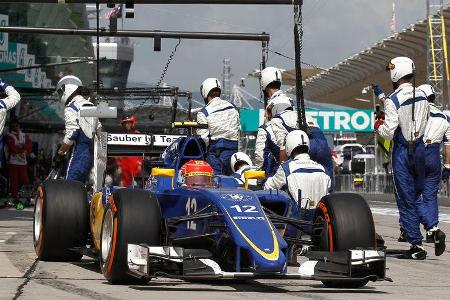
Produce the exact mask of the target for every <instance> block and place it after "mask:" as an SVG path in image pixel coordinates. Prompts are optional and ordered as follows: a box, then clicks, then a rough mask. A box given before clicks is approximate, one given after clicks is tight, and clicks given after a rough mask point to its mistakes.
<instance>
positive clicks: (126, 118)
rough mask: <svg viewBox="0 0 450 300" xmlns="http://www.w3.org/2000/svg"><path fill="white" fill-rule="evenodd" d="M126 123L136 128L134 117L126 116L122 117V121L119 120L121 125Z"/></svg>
mask: <svg viewBox="0 0 450 300" xmlns="http://www.w3.org/2000/svg"><path fill="white" fill-rule="evenodd" d="M126 122H130V123H131V126H132V127H133V128H134V127H135V126H136V116H134V115H128V114H126V115H123V116H122V119H120V124H122V125H123V123H126Z"/></svg>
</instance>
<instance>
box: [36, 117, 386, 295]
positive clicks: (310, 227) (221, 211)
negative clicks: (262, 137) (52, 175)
mask: <svg viewBox="0 0 450 300" xmlns="http://www.w3.org/2000/svg"><path fill="white" fill-rule="evenodd" d="M174 126H175V127H180V128H187V129H188V130H189V131H190V134H188V135H186V136H181V137H179V136H174V137H171V136H166V137H165V139H166V140H167V139H172V138H173V140H175V141H174V142H172V143H171V144H170V145H169V146H168V147H167V149H166V150H165V151H164V154H163V155H162V157H163V162H162V167H153V168H152V170H151V176H150V178H149V180H148V181H147V184H146V186H145V188H143V189H142V188H120V187H115V186H102V185H98V187H96V186H95V185H96V184H98V183H100V182H103V176H104V175H103V174H104V166H103V164H102V163H101V162H102V161H104V160H105V158H106V156H114V155H125V154H126V155H133V153H134V154H136V155H143V154H145V155H151V154H152V153H156V152H158V151H159V153H161V152H162V151H161V150H158V149H157V147H158V146H157V145H159V147H160V148H159V149H161V147H162V146H163V145H162V144H163V143H161V139H162V137H161V136H142V135H134V136H129V137H128V138H127V137H123V136H122V137H120V136H109V138H108V137H107V134H106V133H105V134H103V135H100V138H99V139H98V140H97V142H96V148H95V149H96V150H95V153H96V162H95V168H94V169H95V173H96V176H97V181H96V183H94V191H96V192H95V193H93V194H91V195H89V193H88V192H87V191H86V187H85V186H84V185H83V184H81V183H79V182H74V181H67V180H53V179H52V180H47V181H45V182H44V183H43V184H42V185H41V187H40V188H39V197H38V199H37V201H36V206H35V216H34V246H35V250H36V253H37V255H38V257H39V259H41V260H50V261H53V260H58V261H74V260H79V259H81V257H82V256H83V255H89V256H91V257H96V258H98V259H99V261H100V265H101V270H102V272H103V274H104V276H105V277H106V279H107V280H108V281H109V282H111V283H133V282H135V283H142V282H147V281H149V280H150V279H151V278H154V277H161V276H165V277H170V278H180V279H186V280H197V279H208V280H211V279H225V278H234V279H259V278H275V279H310V280H319V281H322V282H323V283H324V285H326V286H330V287H361V286H364V285H366V284H367V283H368V282H369V281H377V280H386V279H388V278H387V277H386V275H385V270H386V255H385V250H384V249H383V248H381V247H377V241H376V237H375V236H376V233H375V226H374V221H373V218H372V214H371V211H370V209H369V206H368V205H367V203H366V201H365V200H364V199H363V198H362V197H361V196H359V195H356V194H347V193H346V194H344V193H342V194H340V193H336V194H330V195H328V196H325V197H324V198H323V199H321V200H320V201H319V202H318V203H317V206H316V212H315V216H314V220H313V221H312V222H307V221H305V220H303V216H302V212H301V208H299V206H298V204H297V203H296V202H295V201H293V200H292V199H291V198H290V197H289V195H288V194H286V193H285V192H284V191H281V190H257V191H253V190H249V189H247V188H246V187H244V188H242V187H239V186H238V184H237V181H236V180H235V179H234V178H232V177H227V176H215V177H214V184H213V186H211V187H188V186H183V185H182V184H180V183H179V182H178V180H177V174H178V171H179V169H180V167H181V166H182V165H183V164H184V163H185V162H187V161H188V160H204V159H205V144H204V142H203V141H202V140H201V139H200V138H199V137H197V136H195V135H193V134H192V132H193V130H194V129H196V128H198V126H200V125H199V124H196V123H193V122H190V123H174ZM158 141H159V144H158ZM245 178H246V180H250V179H262V178H264V172H261V171H247V173H245ZM298 254H301V255H303V256H304V257H305V259H303V263H301V264H300V265H297V267H295V268H288V263H289V264H291V265H292V264H293V265H296V264H297V263H296V259H297V255H298Z"/></svg>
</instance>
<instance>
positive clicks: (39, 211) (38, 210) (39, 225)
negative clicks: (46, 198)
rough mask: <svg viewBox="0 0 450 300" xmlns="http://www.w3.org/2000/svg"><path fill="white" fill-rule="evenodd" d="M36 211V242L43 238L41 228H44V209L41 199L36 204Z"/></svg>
mask: <svg viewBox="0 0 450 300" xmlns="http://www.w3.org/2000/svg"><path fill="white" fill-rule="evenodd" d="M35 205H36V206H35V209H34V240H35V242H37V241H39V238H40V237H41V228H42V207H41V199H37V201H36V203H35Z"/></svg>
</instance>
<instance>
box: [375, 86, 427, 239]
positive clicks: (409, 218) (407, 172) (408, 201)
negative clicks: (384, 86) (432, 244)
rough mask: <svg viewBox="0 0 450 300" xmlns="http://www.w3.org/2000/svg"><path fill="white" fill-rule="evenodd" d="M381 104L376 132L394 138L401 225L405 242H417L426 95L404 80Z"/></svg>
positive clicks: (423, 166)
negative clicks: (380, 120) (381, 119)
mask: <svg viewBox="0 0 450 300" xmlns="http://www.w3.org/2000/svg"><path fill="white" fill-rule="evenodd" d="M414 90H415V91H414ZM414 96H415V98H414ZM413 101H414V103H415V104H414V105H415V109H414V121H413V120H412V103H413ZM384 107H385V122H384V124H382V125H381V126H380V127H378V130H377V131H378V134H379V135H381V136H382V137H383V138H385V139H387V140H393V141H394V147H393V150H392V169H393V173H394V185H395V198H396V200H397V206H398V210H399V214H400V225H401V226H402V228H403V229H404V230H405V231H406V235H407V239H408V242H409V243H411V244H412V245H420V244H421V243H422V238H423V237H422V234H421V233H420V216H421V215H422V213H421V212H420V211H419V210H420V209H421V208H422V206H421V205H420V201H421V200H420V197H419V196H420V195H421V193H422V191H423V190H424V180H425V144H424V142H423V135H424V132H425V126H426V123H427V118H428V110H429V108H428V102H427V98H426V96H425V94H424V93H423V92H422V91H420V90H418V89H414V88H413V86H412V84H411V83H404V84H401V85H400V86H399V87H398V88H397V89H396V90H395V91H394V92H393V93H392V94H391V95H390V96H389V97H388V98H386V99H385V100H384Z"/></svg>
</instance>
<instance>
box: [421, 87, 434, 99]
mask: <svg viewBox="0 0 450 300" xmlns="http://www.w3.org/2000/svg"><path fill="white" fill-rule="evenodd" d="M417 89H418V90H421V91H422V92H424V93H425V95H426V96H427V98H430V96H434V95H436V94H435V92H434V89H433V87H432V86H431V85H429V84H422V85H421V86H419V87H418V88H417Z"/></svg>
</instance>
